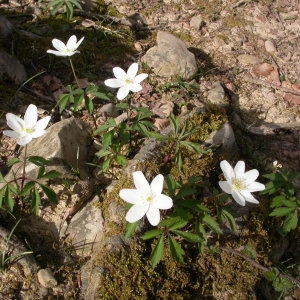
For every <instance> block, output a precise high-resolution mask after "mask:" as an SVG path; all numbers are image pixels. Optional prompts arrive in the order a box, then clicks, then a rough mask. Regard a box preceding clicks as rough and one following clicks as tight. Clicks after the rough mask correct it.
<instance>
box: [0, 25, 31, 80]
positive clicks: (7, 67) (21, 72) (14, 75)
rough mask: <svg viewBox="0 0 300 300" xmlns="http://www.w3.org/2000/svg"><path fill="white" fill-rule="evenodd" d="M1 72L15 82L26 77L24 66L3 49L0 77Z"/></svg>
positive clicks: (0, 58) (0, 55) (1, 52)
mask: <svg viewBox="0 0 300 300" xmlns="http://www.w3.org/2000/svg"><path fill="white" fill-rule="evenodd" d="M0 22H1V20H0ZM3 74H7V75H8V76H9V77H10V78H11V79H12V80H13V81H14V82H15V83H16V84H21V83H22V82H24V81H25V80H26V79H27V74H26V71H25V68H24V66H23V65H22V64H21V63H20V61H19V60H18V59H17V58H16V57H14V56H11V55H10V54H8V53H6V52H5V51H0V78H1V76H2V75H3Z"/></svg>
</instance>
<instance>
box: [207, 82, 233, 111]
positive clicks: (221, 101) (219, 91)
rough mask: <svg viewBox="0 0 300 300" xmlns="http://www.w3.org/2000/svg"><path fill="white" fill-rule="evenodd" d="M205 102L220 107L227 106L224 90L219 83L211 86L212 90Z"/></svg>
mask: <svg viewBox="0 0 300 300" xmlns="http://www.w3.org/2000/svg"><path fill="white" fill-rule="evenodd" d="M207 100H208V101H209V102H211V103H213V104H216V105H220V106H224V105H228V103H227V102H226V97H225V91H224V88H223V86H222V84H221V83H220V82H219V81H217V82H215V83H214V84H213V86H212V89H211V90H210V91H209V92H208V95H207Z"/></svg>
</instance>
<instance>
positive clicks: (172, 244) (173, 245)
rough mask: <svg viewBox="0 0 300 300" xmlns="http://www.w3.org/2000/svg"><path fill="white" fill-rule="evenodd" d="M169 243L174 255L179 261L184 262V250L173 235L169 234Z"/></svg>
mask: <svg viewBox="0 0 300 300" xmlns="http://www.w3.org/2000/svg"><path fill="white" fill-rule="evenodd" d="M169 245H170V250H171V254H172V257H173V258H175V259H176V260H177V261H179V262H181V263H183V262H184V259H183V255H184V250H183V249H182V248H181V246H180V244H178V243H177V242H176V240H175V239H174V238H173V237H172V236H171V235H169Z"/></svg>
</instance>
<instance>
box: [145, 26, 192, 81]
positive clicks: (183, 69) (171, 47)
mask: <svg viewBox="0 0 300 300" xmlns="http://www.w3.org/2000/svg"><path fill="white" fill-rule="evenodd" d="M142 62H143V63H146V64H147V65H148V66H149V67H151V68H152V69H153V72H154V73H155V74H156V75H158V76H161V77H172V76H182V77H183V78H185V79H187V78H190V77H192V76H193V75H195V74H196V72H197V62H196V59H195V56H194V54H193V53H191V52H190V51H188V49H187V46H186V45H185V43H184V42H183V41H182V40H180V39H179V38H177V37H175V36H174V35H172V34H170V33H167V32H163V31H159V32H158V33H157V46H154V47H152V48H150V49H149V50H148V51H147V53H146V54H145V55H144V56H143V57H142Z"/></svg>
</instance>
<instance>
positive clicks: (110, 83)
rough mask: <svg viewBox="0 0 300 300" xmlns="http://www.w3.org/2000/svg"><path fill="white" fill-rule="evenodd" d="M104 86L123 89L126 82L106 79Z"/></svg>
mask: <svg viewBox="0 0 300 300" xmlns="http://www.w3.org/2000/svg"><path fill="white" fill-rule="evenodd" d="M104 84H105V85H106V86H109V87H111V88H119V87H121V86H122V85H123V84H124V82H123V81H121V80H120V79H116V78H111V79H106V80H105V81H104Z"/></svg>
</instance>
